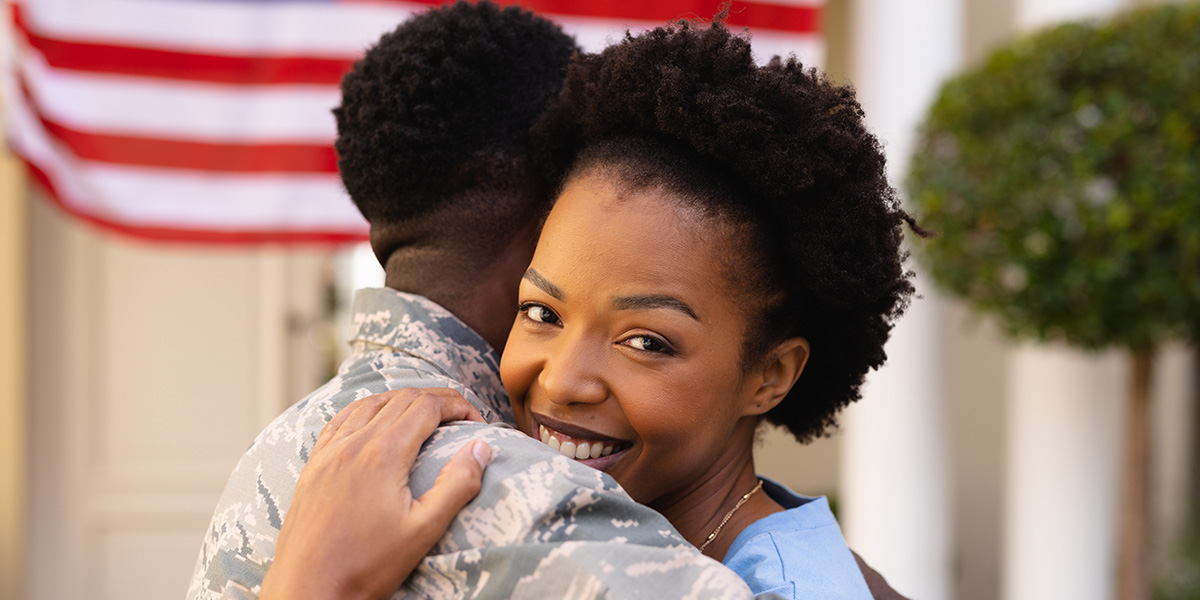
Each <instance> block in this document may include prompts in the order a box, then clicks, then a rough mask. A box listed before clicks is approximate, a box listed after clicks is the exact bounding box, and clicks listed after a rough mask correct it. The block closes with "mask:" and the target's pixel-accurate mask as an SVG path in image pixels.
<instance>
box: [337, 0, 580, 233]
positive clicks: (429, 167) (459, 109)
mask: <svg viewBox="0 0 1200 600" xmlns="http://www.w3.org/2000/svg"><path fill="white" fill-rule="evenodd" d="M576 50H577V47H576V45H575V41H574V39H572V38H571V37H570V36H568V35H567V34H565V33H563V32H562V30H561V29H560V28H559V27H558V26H557V25H555V24H553V23H551V22H549V21H547V20H545V19H543V18H541V17H538V16H536V15H534V14H533V13H531V12H528V11H524V10H521V9H520V8H519V7H515V6H514V7H508V8H504V9H502V8H499V7H497V6H496V5H495V4H492V3H491V2H486V1H485V2H480V3H478V4H471V3H467V2H464V1H461V0H460V1H459V2H458V3H457V4H454V5H452V6H445V7H440V8H437V9H433V10H430V11H428V12H426V13H423V14H420V15H418V16H416V17H413V18H411V19H409V20H408V21H405V22H404V23H402V24H401V25H400V26H399V27H397V28H396V29H395V30H394V31H392V32H391V33H388V34H385V35H384V36H383V37H382V38H381V39H380V40H379V42H378V43H377V44H376V45H375V46H373V47H372V48H371V49H370V50H369V51H368V52H367V53H366V55H365V56H364V57H363V58H362V59H361V60H360V61H358V62H357V63H356V64H355V65H354V68H353V70H352V71H351V72H350V73H348V74H347V75H346V76H345V78H344V79H343V80H342V104H341V106H339V107H338V108H336V109H334V111H333V113H334V116H335V117H336V119H337V129H338V138H337V142H336V144H335V148H336V149H337V153H338V167H339V169H340V171H341V175H342V181H343V182H344V184H345V186H346V189H347V191H348V192H349V193H350V197H351V198H353V200H354V202H355V204H356V205H357V206H358V208H359V210H360V211H361V212H362V213H363V216H365V217H366V218H367V220H368V221H370V222H371V223H372V226H376V225H377V224H385V225H386V224H389V223H395V222H397V221H400V220H404V219H410V218H412V217H414V216H420V215H423V214H427V213H430V212H432V211H434V210H437V209H441V208H444V206H443V205H444V204H446V203H447V202H449V200H448V199H453V198H454V197H455V194H457V193H459V192H461V191H462V190H464V189H470V188H472V187H479V186H483V187H484V188H487V187H488V186H495V187H497V188H504V189H512V188H513V187H514V186H516V187H518V188H520V187H521V186H523V185H525V184H526V183H527V182H526V181H525V180H526V179H528V176H529V173H531V172H532V171H531V170H530V167H529V161H530V153H531V151H530V149H529V129H530V127H532V125H533V124H534V123H535V121H536V120H537V118H538V116H539V115H540V114H541V113H542V111H543V109H544V108H545V106H546V103H547V102H548V101H549V100H550V99H552V98H553V97H554V96H555V94H557V93H558V90H559V87H560V86H561V84H562V79H563V75H564V73H565V70H566V66H567V63H568V62H569V60H570V58H571V56H572V54H574V53H575V52H576ZM542 192H543V193H545V190H542Z"/></svg>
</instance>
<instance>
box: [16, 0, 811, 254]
mask: <svg viewBox="0 0 1200 600" xmlns="http://www.w3.org/2000/svg"><path fill="white" fill-rule="evenodd" d="M822 1H823V0H757V1H745V0H736V1H734V2H733V3H732V6H731V10H730V16H729V18H728V20H727V22H728V23H729V24H730V26H731V27H734V28H739V27H747V28H748V29H749V30H750V32H751V35H752V36H753V37H752V39H753V45H754V50H755V54H756V56H757V57H758V58H759V59H760V60H763V61H765V60H766V59H767V58H769V57H770V56H772V55H774V54H781V55H787V54H791V53H794V54H796V55H797V56H799V57H800V58H801V59H802V60H803V61H804V62H805V63H806V64H813V65H819V64H820V63H821V62H822V60H823V58H824V56H823V44H822V40H821V37H820V34H819V31H820V25H819V24H820V17H821V2H822ZM499 3H500V4H521V5H522V6H524V7H526V8H529V9H532V10H534V11H536V12H538V13H540V14H542V15H544V16H547V17H549V18H551V19H553V20H555V21H557V22H559V23H561V24H562V25H563V28H564V29H566V30H567V31H568V32H569V33H571V34H573V35H575V36H576V39H577V40H578V41H579V43H580V45H581V46H582V47H583V48H584V49H585V50H587V51H596V50H599V49H601V48H603V47H604V46H605V45H607V44H608V43H611V42H613V41H617V40H619V39H620V38H621V36H622V35H624V32H625V30H626V28H628V29H631V30H633V31H635V32H636V31H640V30H643V29H646V28H649V27H654V26H656V25H660V24H662V23H664V22H666V21H668V20H671V19H675V18H710V17H711V16H712V15H713V14H714V13H716V12H717V10H718V9H719V6H720V3H721V0H578V1H576V0H524V1H521V2H512V1H507V2H504V1H502V2H499ZM436 4H440V2H437V1H435V0H428V1H410V2H394V1H387V0H374V1H365V0H340V1H333V0H328V1H322V0H304V1H296V0H245V1H234V0H16V1H12V2H9V4H8V7H9V8H10V14H11V22H10V23H11V32H12V35H11V38H10V39H9V40H6V41H10V42H12V45H11V47H10V48H9V51H8V52H6V53H3V54H4V55H5V56H7V60H5V61H4V63H5V64H4V71H3V85H4V87H3V90H2V91H3V93H4V103H3V104H4V107H5V113H6V114H5V118H6V128H7V131H8V138H9V144H10V146H11V147H12V149H13V150H14V151H15V153H16V154H17V155H18V156H19V157H20V158H21V160H22V161H23V162H24V163H25V164H26V165H27V166H28V168H29V172H30V174H31V176H32V179H33V180H35V181H37V182H38V183H40V184H41V185H42V186H43V187H44V188H45V189H46V190H47V191H48V194H47V196H48V197H49V198H51V199H52V200H53V201H54V202H56V203H57V204H58V205H59V206H61V207H62V208H63V209H64V210H66V211H67V212H69V213H71V214H73V215H75V216H77V217H78V218H80V219H83V220H85V221H88V222H90V223H93V224H95V225H98V226H100V227H103V228H105V229H108V230H112V231H116V232H120V233H123V234H128V235H132V236H137V237H140V238H147V239H156V240H174V241H186V242H200V243H205V242H210V243H211V242H215V243H262V242H348V241H361V240H364V239H366V223H365V222H364V221H363V219H362V217H361V216H360V215H359V214H358V212H357V210H355V208H354V206H353V204H352V203H351V202H350V200H349V198H348V197H347V196H346V192H345V190H344V189H343V188H342V186H341V182H340V180H339V179H338V176H337V159H336V156H335V154H334V151H333V148H332V141H333V138H334V134H335V127H334V121H333V116H332V114H331V113H330V109H332V108H333V107H334V106H336V105H337V104H338V101H339V95H338V83H339V82H340V81H341V77H342V75H343V74H344V73H345V72H346V71H347V70H348V69H349V68H350V67H351V65H352V64H353V62H354V61H355V60H356V59H357V58H358V57H359V56H361V55H362V53H363V51H364V50H365V49H366V48H368V47H369V46H370V45H371V44H373V43H374V42H375V41H376V40H377V39H378V38H379V36H380V35H382V34H383V33H385V32H387V31H390V30H391V29H393V28H394V27H395V26H396V24H398V23H399V22H401V21H403V20H404V19H405V18H406V17H408V16H409V15H410V14H412V13H413V12H414V11H420V10H424V9H428V8H429V7H430V6H432V5H436Z"/></svg>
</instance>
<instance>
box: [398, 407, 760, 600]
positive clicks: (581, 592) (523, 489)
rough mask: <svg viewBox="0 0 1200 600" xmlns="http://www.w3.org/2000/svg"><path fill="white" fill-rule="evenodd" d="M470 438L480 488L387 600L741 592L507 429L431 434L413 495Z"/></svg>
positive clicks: (585, 471) (615, 493)
mask: <svg viewBox="0 0 1200 600" xmlns="http://www.w3.org/2000/svg"><path fill="white" fill-rule="evenodd" d="M470 439H483V440H486V441H487V442H488V444H489V445H490V446H491V447H492V450H493V455H494V459H493V461H492V463H491V464H490V465H489V466H488V468H487V471H485V474H484V481H483V486H482V491H481V492H480V493H479V495H478V496H477V497H476V498H475V499H474V500H473V501H472V502H471V503H470V504H468V505H467V507H466V508H464V509H463V510H462V511H461V512H460V513H459V515H458V517H457V518H456V519H455V520H454V522H453V523H452V524H451V526H450V529H449V531H447V532H446V534H445V536H444V537H443V538H442V539H441V541H439V542H438V544H437V545H436V546H435V547H434V549H433V550H432V551H431V552H430V554H429V555H428V556H427V557H426V558H425V560H424V561H423V562H422V563H421V565H420V566H419V567H418V568H417V570H416V571H415V572H414V573H413V574H412V576H411V577H410V578H409V579H408V581H407V582H406V583H405V585H404V587H403V588H402V589H401V590H400V592H398V593H397V594H396V596H394V598H438V599H443V598H538V599H541V598H572V599H574V598H578V599H584V598H612V599H620V598H654V599H661V598H749V597H751V594H750V590H749V588H748V587H747V586H746V584H745V583H744V582H743V581H742V580H741V579H740V578H738V577H737V575H736V574H734V573H733V572H732V571H730V570H729V569H727V568H725V567H724V566H722V565H721V564H720V563H718V562H716V561H714V560H711V559H709V558H707V557H705V556H703V555H702V554H700V553H699V552H698V551H697V550H696V549H695V547H693V546H691V545H690V544H688V543H687V542H686V541H685V540H684V539H683V538H682V537H680V536H679V534H678V533H676V532H675V530H674V529H673V528H672V527H671V526H670V524H669V523H668V522H667V521H666V519H664V518H663V517H662V515H659V514H658V513H657V512H655V511H653V510H651V509H649V508H646V507H644V506H642V505H639V504H637V503H636V502H634V501H633V499H632V498H630V497H629V496H628V495H627V494H625V492H624V490H622V489H621V488H620V487H619V486H617V484H616V482H615V481H613V479H612V478H610V477H609V476H607V475H605V474H603V473H601V472H600V471H597V470H595V469H592V468H590V467H587V466H584V465H582V464H580V463H578V462H576V461H574V460H570V459H568V458H566V457H564V456H562V455H561V454H558V453H556V452H553V451H552V450H550V449H549V448H548V447H546V446H545V445H544V444H540V443H538V442H536V441H534V440H532V439H531V438H529V437H527V436H525V435H524V434H521V433H519V432H517V431H514V430H512V429H507V428H500V427H495V426H483V425H478V424H475V423H464V424H456V425H453V426H447V427H442V428H439V429H438V431H437V432H436V433H435V434H434V437H432V438H431V439H430V441H429V442H428V443H427V445H426V447H425V448H424V449H423V450H422V453H421V456H420V458H419V459H418V462H417V464H416V466H415V467H414V471H413V474H412V477H411V478H410V485H411V486H412V488H413V492H414V493H417V494H420V493H424V492H425V491H426V490H427V489H428V488H429V487H430V486H431V485H432V484H433V481H434V479H435V478H436V477H437V474H438V473H439V472H440V471H441V468H442V466H443V465H444V464H445V463H446V461H447V460H449V458H450V457H451V456H453V455H454V453H455V452H456V451H457V450H458V448H460V447H461V446H462V444H464V443H466V441H468V440H470Z"/></svg>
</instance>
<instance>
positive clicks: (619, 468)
mask: <svg viewBox="0 0 1200 600" xmlns="http://www.w3.org/2000/svg"><path fill="white" fill-rule="evenodd" d="M545 131H574V132H575V134H574V135H573V136H570V137H569V138H566V139H563V138H558V139H548V140H547V142H546V147H547V149H548V152H547V156H548V157H550V158H549V159H548V161H547V162H548V163H550V164H556V162H557V164H556V166H555V167H554V168H556V169H559V170H561V171H562V172H564V173H565V175H564V176H563V178H562V181H563V182H564V183H563V187H562V191H561V193H560V194H559V197H558V200H557V201H556V204H555V206H554V208H553V210H552V211H551V212H550V214H549V215H548V217H547V219H546V223H545V226H544V229H543V232H542V236H541V238H540V239H539V242H538V247H537V250H536V253H535V255H534V258H533V261H532V263H531V264H530V267H529V270H528V271H527V272H526V274H525V277H524V279H523V281H522V283H521V290H520V306H519V309H518V314H517V318H516V321H515V323H514V325H513V329H512V332H511V334H510V337H509V340H508V343H507V346H506V348H505V353H504V355H503V359H502V363H501V377H502V379H503V381H504V385H505V387H506V389H507V390H508V393H509V396H510V399H511V401H512V405H513V409H514V411H513V412H514V414H515V416H516V420H517V425H518V427H519V428H520V429H521V430H522V431H524V432H525V433H527V434H529V435H531V436H534V437H536V438H539V439H541V440H542V441H543V442H545V443H547V444H548V445H549V446H550V447H551V448H553V449H556V450H557V451H559V452H561V453H563V454H567V455H572V456H574V457H576V458H577V459H578V460H581V461H583V462H585V463H586V464H589V465H591V466H594V467H595V468H597V469H601V470H603V471H605V472H606V473H608V474H609V475H611V476H612V477H613V478H614V479H616V481H617V482H618V483H620V484H621V486H622V487H623V488H624V489H625V490H626V491H627V492H628V493H629V494H630V495H631V496H632V497H633V498H634V499H635V500H637V501H639V502H641V503H643V504H646V505H648V506H650V507H651V508H654V509H655V510H657V511H659V512H661V513H662V514H663V515H664V516H666V517H667V518H668V520H670V521H671V523H672V524H673V525H674V526H675V527H676V528H677V529H678V531H679V532H680V533H681V534H683V536H684V537H685V538H686V539H688V540H689V541H691V542H692V543H694V544H695V545H696V546H697V547H698V548H700V550H701V551H702V552H704V553H705V554H708V555H709V556H712V557H714V558H716V559H718V560H723V561H724V562H725V563H726V564H727V565H729V566H730V567H731V568H732V569H733V570H734V571H735V572H737V573H738V574H739V575H741V576H742V577H743V578H744V579H745V580H746V581H747V583H749V584H750V586H751V588H752V589H753V590H754V591H755V592H756V593H764V592H772V591H773V592H776V593H779V594H781V595H784V596H786V597H827V598H867V597H870V596H869V592H868V591H867V587H866V585H865V583H864V582H863V580H862V577H861V575H859V572H858V569H857V566H856V565H855V563H854V559H853V557H852V556H851V554H850V552H849V550H848V549H847V548H846V546H845V543H844V541H842V538H841V534H840V532H839V531H838V528H837V524H836V522H835V521H834V520H833V517H832V515H831V513H830V512H829V509H828V505H827V504H826V502H825V500H824V499H823V498H818V499H810V498H803V497H800V496H797V495H795V494H794V493H792V492H790V490H787V489H786V488H784V487H782V486H780V485H777V484H774V483H772V482H764V481H763V480H760V479H759V478H758V477H757V476H756V474H755V471H754V461H753V452H752V449H753V442H754V432H755V429H756V427H757V425H758V423H759V422H760V421H762V420H763V419H766V420H767V421H770V422H773V423H776V424H779V425H782V426H784V427H787V428H788V429H789V430H790V431H791V432H792V433H793V434H794V435H795V436H796V437H797V439H799V440H801V441H807V440H809V439H811V438H813V437H816V436H819V435H822V434H823V433H824V432H825V431H826V430H827V429H828V428H829V427H830V426H832V425H833V424H834V420H835V416H836V414H837V412H838V411H839V410H840V409H841V407H843V406H845V405H846V404H848V403H850V402H852V401H854V400H857V399H858V398H859V386H860V384H861V383H862V379H863V376H864V375H865V374H866V372H867V371H868V370H869V369H872V368H875V367H878V366H879V365H880V364H882V362H883V360H884V358H885V356H884V352H883V344H884V342H885V341H886V339H887V337H888V334H889V332H890V329H891V324H892V322H893V321H894V319H895V318H896V317H897V316H899V314H900V313H901V312H902V311H903V309H904V307H905V306H906V303H907V301H908V298H909V296H910V295H911V294H912V291H913V289H912V285H911V283H910V282H909V274H908V273H907V272H905V271H904V269H903V267H902V261H903V253H902V252H901V250H900V240H901V237H902V228H903V224H904V223H905V221H909V222H910V224H911V220H910V219H908V217H907V216H906V215H905V214H904V213H903V211H901V210H900V209H899V207H898V203H897V201H896V198H895V195H894V192H893V190H892V189H891V188H890V187H889V186H888V184H887V181H886V177H885V174H884V157H883V155H882V153H881V151H880V149H879V146H878V143H877V142H876V140H875V139H874V137H872V136H871V135H870V134H869V133H868V132H867V131H866V130H865V128H864V127H863V124H862V112H861V110H860V108H859V107H858V105H857V104H856V103H855V101H854V98H853V92H852V91H851V90H849V89H848V88H842V87H836V86H833V85H830V84H829V83H827V82H826V81H824V80H823V79H822V78H821V77H820V76H819V75H818V74H817V73H816V72H814V71H808V72H805V71H804V70H803V69H802V68H801V67H800V65H798V64H796V63H795V61H787V62H782V61H779V60H775V61H774V62H772V63H771V64H769V65H767V66H765V67H758V66H756V65H755V64H754V62H753V60H752V58H751V56H750V50H749V44H748V43H747V42H746V41H745V40H743V39H741V38H739V37H736V36H732V35H730V34H729V32H728V31H727V30H726V29H725V28H724V27H723V26H721V25H720V24H715V25H713V26H711V27H708V28H696V27H693V26H690V25H688V24H679V25H677V26H674V27H668V28H662V29H658V30H655V31H652V32H649V33H647V34H644V35H642V36H639V37H635V38H628V39H626V40H625V41H624V42H623V43H621V44H618V45H616V46H614V47H611V48H609V49H607V50H605V51H604V52H602V53H600V54H599V55H595V56H588V57H581V58H580V59H578V60H577V62H576V63H575V64H574V65H573V67H572V69H571V71H570V73H569V74H568V77H567V81H566V84H565V86H564V89H563V92H562V95H561V97H560V98H559V100H558V102H557V103H556V105H555V106H554V107H553V108H552V109H551V110H550V111H549V113H548V115H547V116H546V118H545ZM398 411H399V409H396V410H394V411H393V412H398ZM450 412H451V413H453V414H459V413H460V412H461V411H456V410H451V411H450ZM349 418H351V419H354V417H352V416H351V417H349ZM367 421H369V419H363V418H358V419H356V422H360V423H366V422H367ZM334 429H337V428H336V427H335V428H334ZM315 458H316V452H314V460H315ZM311 464H312V463H310V465H311ZM390 468H391V467H390V466H389V469H390ZM307 473H308V469H307V468H306V471H305V474H307ZM320 481H321V480H320V478H319V476H317V475H314V478H309V479H308V483H309V487H310V488H318V489H319V488H320V485H321V484H320ZM303 482H304V478H302V484H303ZM305 493H310V494H311V493H315V492H306V491H304V490H301V489H299V488H298V491H297V496H296V500H295V504H294V506H296V505H299V504H300V503H301V502H302V499H303V497H304V496H303V495H304V494H305ZM289 521H292V515H291V514H289ZM289 527H291V528H292V529H293V530H295V529H296V528H299V527H303V525H292V524H290V523H289V522H285V525H284V528H285V531H284V532H283V533H282V534H281V537H280V551H279V552H280V554H281V555H283V554H284V553H285V551H286V550H287V549H288V547H289V544H290V542H289V540H288V537H289V536H288V535H287V533H288V528H289ZM435 533H436V532H435ZM384 537H387V536H384ZM302 545H303V544H302V543H300V544H296V546H302ZM418 558H419V557H418ZM285 564H286V561H285ZM409 568H411V567H409ZM334 570H336V569H334ZM401 571H403V570H402V569H392V570H391V573H390V574H391V575H392V576H398V577H399V579H400V580H402V579H403V576H404V575H405V574H406V573H407V571H403V572H401ZM326 573H328V571H326ZM304 575H307V576H310V577H312V576H318V575H317V574H314V573H300V574H296V573H294V572H286V571H285V572H283V573H282V574H280V573H279V572H278V571H277V570H274V569H273V570H272V572H271V574H270V576H269V577H268V582H265V583H264V595H267V594H266V592H267V591H268V589H267V588H268V583H269V584H271V585H274V584H275V583H276V582H278V581H280V580H288V581H295V580H296V579H295V577H294V576H304ZM319 576H320V577H326V576H328V575H326V574H321V575H319ZM380 589H381V590H383V595H386V594H387V589H386V588H380ZM391 589H394V587H393V588H391Z"/></svg>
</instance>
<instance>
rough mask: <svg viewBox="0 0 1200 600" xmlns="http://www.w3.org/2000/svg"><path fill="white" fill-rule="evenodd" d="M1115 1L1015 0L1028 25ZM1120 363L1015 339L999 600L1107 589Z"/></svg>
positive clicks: (1100, 599) (1083, 15) (1020, 20)
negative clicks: (1017, 342) (1017, 341)
mask: <svg viewBox="0 0 1200 600" xmlns="http://www.w3.org/2000/svg"><path fill="white" fill-rule="evenodd" d="M1121 4H1123V2H1122V1H1121V0H1017V1H1016V3H1015V14H1014V18H1015V21H1016V24H1017V26H1018V27H1019V28H1021V29H1023V30H1026V31H1029V30H1033V29H1037V28H1041V27H1046V26H1050V25H1053V24H1055V23H1058V22H1062V21H1066V20H1079V19H1087V18H1093V17H1100V16H1104V15H1106V14H1110V13H1112V12H1113V11H1114V10H1116V9H1118V8H1119V7H1120V6H1121ZM1128 369H1129V366H1128V361H1127V360H1123V359H1122V358H1121V357H1120V356H1118V355H1115V354H1107V355H1103V356H1097V355H1088V354H1084V353H1083V352H1080V351H1077V350H1072V349H1068V348H1066V347H1063V346H1058V345H1042V346H1039V345H1033V344H1029V345H1023V346H1021V347H1019V348H1018V349H1016V350H1015V351H1014V353H1013V359H1012V368H1011V371H1010V372H1009V386H1008V389H1009V391H1010V394H1011V396H1010V398H1009V401H1008V413H1009V423H1008V442H1007V449H1006V453H1007V459H1008V465H1007V471H1006V474H1005V475H1006V476H1005V511H1004V518H1005V525H1004V527H1005V529H1004V540H1003V544H1004V549H1003V556H1004V562H1003V564H1002V565H1001V578H1000V592H1001V598H1004V599H1005V600H1018V599H1019V600H1039V599H1046V600H1050V599H1059V598H1089V599H1095V600H1106V599H1108V598H1111V597H1112V595H1113V584H1114V580H1113V576H1114V559H1115V536H1116V522H1117V515H1116V510H1117V507H1116V500H1117V490H1118V486H1119V473H1120V463H1119V457H1118V454H1117V452H1118V449H1119V448H1120V444H1121V436H1120V428H1119V422H1120V418H1121V407H1122V406H1123V403H1122V400H1123V399H1124V397H1125V394H1126V393H1127V384H1126V382H1127V381H1128V375H1127V373H1126V371H1127V370H1128Z"/></svg>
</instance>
